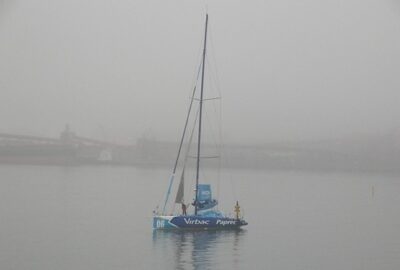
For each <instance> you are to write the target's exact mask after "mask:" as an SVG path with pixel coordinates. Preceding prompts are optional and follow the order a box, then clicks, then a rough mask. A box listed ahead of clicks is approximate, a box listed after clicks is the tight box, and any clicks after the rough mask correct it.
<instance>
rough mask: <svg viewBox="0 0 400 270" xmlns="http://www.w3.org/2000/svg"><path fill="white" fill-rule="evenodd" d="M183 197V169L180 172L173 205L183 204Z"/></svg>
mask: <svg viewBox="0 0 400 270" xmlns="http://www.w3.org/2000/svg"><path fill="white" fill-rule="evenodd" d="M184 195H185V169H183V171H182V176H181V181H180V182H179V186H178V192H177V193H176V198H175V203H184V197H185V196H184Z"/></svg>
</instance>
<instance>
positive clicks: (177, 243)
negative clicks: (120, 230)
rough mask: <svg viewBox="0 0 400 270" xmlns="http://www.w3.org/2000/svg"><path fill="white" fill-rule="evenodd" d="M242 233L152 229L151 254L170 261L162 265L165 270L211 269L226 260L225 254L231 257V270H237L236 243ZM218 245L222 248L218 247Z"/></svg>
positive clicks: (241, 238) (239, 244)
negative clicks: (221, 260)
mask: <svg viewBox="0 0 400 270" xmlns="http://www.w3.org/2000/svg"><path fill="white" fill-rule="evenodd" d="M245 234H246V230H230V231H229V230H228V231H216V230H214V231H178V230H175V231H160V230H154V231H153V254H154V256H157V257H158V256H161V257H164V258H165V257H168V258H174V259H173V260H171V261H166V262H165V263H166V265H164V268H166V269H215V268H216V267H215V266H216V265H215V264H216V263H217V262H218V258H219V257H221V256H222V257H225V258H226V255H228V254H229V255H230V256H232V257H231V258H230V261H231V262H232V267H233V269H240V264H241V263H240V262H241V254H240V246H241V243H240V242H241V240H243V237H244V236H245ZM221 244H223V245H224V248H223V249H221V248H220V247H219V246H220V245H221ZM171 252H172V254H170V253H171ZM221 252H222V253H224V254H221ZM159 254H160V255H159ZM166 255H167V256H166Z"/></svg>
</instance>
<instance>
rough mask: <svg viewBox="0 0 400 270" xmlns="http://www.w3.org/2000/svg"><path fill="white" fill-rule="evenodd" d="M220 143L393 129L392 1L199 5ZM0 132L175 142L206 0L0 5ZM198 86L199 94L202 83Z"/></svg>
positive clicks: (398, 117)
mask: <svg viewBox="0 0 400 270" xmlns="http://www.w3.org/2000/svg"><path fill="white" fill-rule="evenodd" d="M207 6H208V12H209V15H210V30H211V38H212V47H211V44H210V50H211V48H212V49H214V50H213V55H215V59H210V60H215V62H216V67H217V69H218V77H219V82H220V87H221V90H222V96H223V122H224V123H223V133H224V137H225V138H226V140H227V141H234V142H248V141H251V142H268V141H279V140H313V139H325V138H337V137H343V136H352V135H354V134H364V133H371V134H376V133H385V132H390V131H392V130H394V129H397V128H399V127H400V106H399V104H400V76H399V71H400V34H399V33H400V8H399V5H398V3H397V1H394V0H337V1H319V0H303V1H298V0H280V1H254V0H253V1H233V0H229V1H227V0H226V1H225V0H224V1H222V0H214V1H208V2H207ZM0 9H1V10H0V94H1V95H0V132H10V133H24V134H32V135H43V136H58V134H59V132H60V131H61V130H62V129H63V128H64V125H65V124H66V123H69V124H70V126H71V127H72V128H73V130H74V131H76V132H77V133H78V134H80V135H83V136H91V137H96V138H99V139H107V140H115V141H133V140H134V139H135V138H138V137H141V136H143V135H144V134H151V136H154V137H156V138H158V139H160V140H177V139H178V137H179V135H180V132H181V128H182V125H183V121H184V117H185V113H186V109H187V106H188V102H189V100H188V96H189V93H190V90H191V87H192V83H193V77H194V74H195V72H196V68H197V66H198V56H199V47H200V45H201V42H202V38H203V36H202V35H203V29H204V16H205V2H204V1H199V0H196V1H192V0H169V1H149V0H146V1H144V0H143V1H133V0H131V1H127V0H121V1H111V2H110V1H104V0H96V1H94V0H92V1H89V0H88V1H81V0H79V1H78V0H68V1H66V0H60V1H52V0H40V1H39V0H38V1H22V0H15V1H10V0H3V1H0ZM206 86H207V85H206Z"/></svg>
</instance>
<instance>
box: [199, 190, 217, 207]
mask: <svg viewBox="0 0 400 270" xmlns="http://www.w3.org/2000/svg"><path fill="white" fill-rule="evenodd" d="M197 200H198V202H197V208H198V210H200V211H202V210H207V209H210V208H213V207H214V206H216V205H217V204H218V202H217V200H213V199H212V193H211V185H209V184H199V185H198V190H197Z"/></svg>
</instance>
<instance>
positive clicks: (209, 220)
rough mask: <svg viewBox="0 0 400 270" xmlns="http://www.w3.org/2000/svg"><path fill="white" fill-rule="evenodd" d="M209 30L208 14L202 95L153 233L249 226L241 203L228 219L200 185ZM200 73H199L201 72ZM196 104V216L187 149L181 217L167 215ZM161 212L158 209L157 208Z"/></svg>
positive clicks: (178, 196)
mask: <svg viewBox="0 0 400 270" xmlns="http://www.w3.org/2000/svg"><path fill="white" fill-rule="evenodd" d="M207 28H208V14H206V21H205V33H204V44H203V54H202V61H201V66H200V67H201V89H200V90H201V91H200V98H198V99H196V98H194V97H195V92H196V87H195V88H194V90H193V94H192V98H191V101H190V106H189V111H188V114H187V117H186V121H185V126H184V129H183V134H182V137H181V140H180V144H179V149H178V154H177V157H176V160H175V165H174V167H173V172H172V175H171V177H170V181H169V186H168V190H167V194H166V198H165V203H164V206H163V208H162V210H161V211H160V212H159V210H154V211H153V214H154V215H153V229H156V230H159V229H160V230H168V229H177V230H184V229H198V230H199V229H200V230H207V229H239V228H240V227H242V226H245V225H247V222H246V221H245V220H244V219H243V216H242V215H241V212H240V206H239V202H238V201H236V204H235V205H234V212H235V215H234V216H227V215H225V214H223V213H222V212H220V211H218V210H215V208H216V206H217V205H218V201H217V200H216V199H214V198H213V197H212V189H211V185H210V184H205V183H200V181H199V180H200V176H199V172H200V160H201V155H200V153H201V149H202V144H201V142H202V141H201V138H202V136H201V135H202V116H203V101H205V99H204V95H203V93H204V73H205V64H206V48H207ZM199 71H200V69H199ZM193 101H198V102H199V109H198V111H197V113H196V117H195V123H194V127H196V126H197V125H198V126H197V133H198V134H197V156H196V183H195V189H194V199H193V203H192V204H191V205H192V206H193V208H194V211H193V213H191V214H188V213H187V210H186V209H187V205H185V203H184V183H185V177H184V175H185V166H186V160H187V157H188V154H189V148H188V149H187V152H186V156H185V161H184V166H183V170H182V175H181V179H180V183H179V186H178V190H177V193H176V197H175V204H180V205H181V206H182V213H181V214H166V205H167V203H168V201H169V197H170V193H171V187H172V185H173V181H174V178H175V174H176V170H177V166H178V161H179V158H180V155H181V152H182V146H183V143H184V140H185V138H186V135H187V130H188V122H189V116H190V114H191V111H192V105H193ZM193 133H194V128H193V129H192V133H191V134H190V138H189V144H190V143H191V142H192V138H193ZM157 209H158V208H157Z"/></svg>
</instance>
